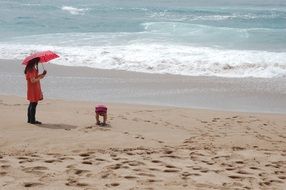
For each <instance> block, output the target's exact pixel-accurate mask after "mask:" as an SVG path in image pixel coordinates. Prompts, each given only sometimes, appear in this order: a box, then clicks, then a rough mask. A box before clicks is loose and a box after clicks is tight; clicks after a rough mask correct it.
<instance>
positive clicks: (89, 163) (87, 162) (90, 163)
mask: <svg viewBox="0 0 286 190" xmlns="http://www.w3.org/2000/svg"><path fill="white" fill-rule="evenodd" d="M82 164H88V165H92V162H90V161H83V162H82Z"/></svg>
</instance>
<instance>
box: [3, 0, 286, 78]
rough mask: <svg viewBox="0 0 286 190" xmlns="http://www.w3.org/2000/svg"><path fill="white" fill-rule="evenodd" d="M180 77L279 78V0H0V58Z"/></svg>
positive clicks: (282, 39)
mask: <svg viewBox="0 0 286 190" xmlns="http://www.w3.org/2000/svg"><path fill="white" fill-rule="evenodd" d="M42 50H52V51H55V52H57V53H58V54H59V55H60V58H59V59H56V60H53V61H51V62H52V64H59V65H66V66H85V67H91V68H100V69H114V70H126V71H135V72H145V73H160V74H175V75H187V76H217V77H231V78H237V77H239V78H245V77H253V78H285V77H286V1H285V0H284V1H283V0H276V1H275V0H273V1H270V0H266V1H263V3H261V2H259V1H251V0H249V1H243V0H241V1H234V0H229V1H226V0H225V1H223V0H217V1H215V0H213V1H210V0H208V1H207V0H203V1H201V2H199V3H198V2H197V1H194V0H181V1H170V0H152V1H151V0H146V1H138V0H105V1H100V0H57V1H42V0H30V1H26V0H0V59H18V60H22V59H24V57H25V56H27V55H29V54H30V53H33V52H36V51H42Z"/></svg>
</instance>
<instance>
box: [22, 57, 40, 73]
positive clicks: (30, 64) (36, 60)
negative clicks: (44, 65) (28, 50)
mask: <svg viewBox="0 0 286 190" xmlns="http://www.w3.org/2000/svg"><path fill="white" fill-rule="evenodd" d="M39 62H40V58H39V57H36V58H34V59H31V60H30V61H29V62H28V64H27V66H26V68H25V71H24V73H25V74H27V72H28V71H30V70H32V69H33V68H34V67H35V65H37V64H38V63H39Z"/></svg>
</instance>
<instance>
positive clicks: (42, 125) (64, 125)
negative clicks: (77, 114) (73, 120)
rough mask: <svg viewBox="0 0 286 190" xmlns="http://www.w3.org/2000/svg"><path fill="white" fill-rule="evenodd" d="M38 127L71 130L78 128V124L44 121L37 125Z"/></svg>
mask: <svg viewBox="0 0 286 190" xmlns="http://www.w3.org/2000/svg"><path fill="white" fill-rule="evenodd" d="M37 126H38V127H42V128H48V129H65V130H71V129H75V128H77V126H74V125H67V124H52V123H44V124H41V125H37Z"/></svg>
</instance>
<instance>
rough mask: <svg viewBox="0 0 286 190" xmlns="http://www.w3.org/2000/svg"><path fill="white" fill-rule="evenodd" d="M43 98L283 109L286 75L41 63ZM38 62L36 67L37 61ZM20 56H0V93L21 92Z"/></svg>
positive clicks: (231, 109) (228, 108)
mask: <svg viewBox="0 0 286 190" xmlns="http://www.w3.org/2000/svg"><path fill="white" fill-rule="evenodd" d="M45 67H46V69H47V70H48V75H47V78H46V79H44V80H43V81H42V86H43V91H44V95H45V97H46V98H50V99H65V100H76V101H78V100H80V101H85V100H86V101H103V102H117V103H133V104H134V103H135V104H145V105H146V104H148V105H164V106H177V107H191V108H204V109H214V110H228V111H244V112H270V113H273V112H276V113H286V79H283V78H282V79H281V78H280V79H253V78H245V79H239V78H238V79H233V78H217V77H188V76H177V75H158V74H143V73H135V72H126V71H114V70H98V69H90V68H84V67H65V66H58V65H54V64H46V65H45ZM40 68H41V67H40ZM23 69H24V67H23V66H22V65H20V61H16V60H0V83H1V92H0V94H6V95H19V96H23V97H24V96H25V93H26V89H25V88H26V84H25V79H24V75H23Z"/></svg>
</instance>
